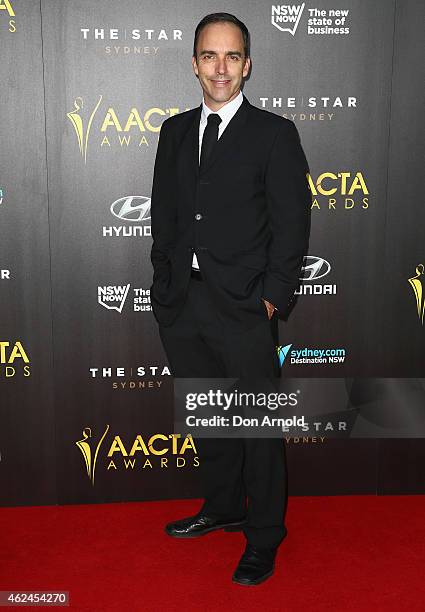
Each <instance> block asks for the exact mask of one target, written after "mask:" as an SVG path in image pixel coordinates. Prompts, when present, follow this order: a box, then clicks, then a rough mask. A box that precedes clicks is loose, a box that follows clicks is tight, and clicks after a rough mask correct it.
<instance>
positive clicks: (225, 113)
mask: <svg viewBox="0 0 425 612" xmlns="http://www.w3.org/2000/svg"><path fill="white" fill-rule="evenodd" d="M242 102H243V95H242V92H241V91H240V92H239V93H238V95H237V96H236V98H234V100H232V101H231V102H227V104H225V105H224V106H222V107H221V108H220V110H218V111H212V110H211V109H210V108H209V107H208V106H207V105H206V104H205V100H202V112H201V123H202V124H204V123H206V122H207V119H208V115H210V114H211V113H214V112H215V113H216V114H217V115H220V118H221V121H222V123H229V121H230V119H231V118H232V117H233V115H234V114H235V113H236V111H237V110H238V108H239V107H240V105H241V104H242Z"/></svg>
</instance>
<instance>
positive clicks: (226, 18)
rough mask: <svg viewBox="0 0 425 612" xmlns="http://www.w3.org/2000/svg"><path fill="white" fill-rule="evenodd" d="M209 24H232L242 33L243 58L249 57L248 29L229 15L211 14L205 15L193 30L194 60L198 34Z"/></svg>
mask: <svg viewBox="0 0 425 612" xmlns="http://www.w3.org/2000/svg"><path fill="white" fill-rule="evenodd" d="M210 23H233V25H235V26H237V27H238V28H239V29H240V31H241V32H242V38H243V50H244V54H245V58H247V57H249V52H250V51H249V32H248V28H247V27H246V25H245V24H244V23H242V21H240V19H238V18H237V17H235V16H234V15H231V14H230V13H211V15H206V16H205V17H204V18H203V19H201V21H200V22H199V23H198V25H197V26H196V30H195V40H194V41H193V57H195V58H196V45H197V44H198V38H199V34H200V33H201V30H203V29H204V28H205V26H207V25H209V24H210Z"/></svg>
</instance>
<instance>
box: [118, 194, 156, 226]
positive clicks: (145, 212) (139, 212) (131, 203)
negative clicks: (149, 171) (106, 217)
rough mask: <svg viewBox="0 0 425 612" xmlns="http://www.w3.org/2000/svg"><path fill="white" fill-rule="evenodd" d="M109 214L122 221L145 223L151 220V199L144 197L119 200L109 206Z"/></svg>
mask: <svg viewBox="0 0 425 612" xmlns="http://www.w3.org/2000/svg"><path fill="white" fill-rule="evenodd" d="M111 213H112V214H113V215H114V216H115V217H118V219H122V220H123V221H132V222H134V223H135V222H140V221H147V220H148V219H150V218H151V199H150V198H147V197H146V196H125V197H124V198H119V199H118V200H115V202H113V203H112V204H111Z"/></svg>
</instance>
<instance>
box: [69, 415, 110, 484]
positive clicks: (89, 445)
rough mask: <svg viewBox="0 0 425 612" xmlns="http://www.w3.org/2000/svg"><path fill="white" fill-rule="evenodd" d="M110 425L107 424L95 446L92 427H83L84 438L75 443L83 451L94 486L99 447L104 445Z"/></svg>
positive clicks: (88, 474) (88, 473)
mask: <svg viewBox="0 0 425 612" xmlns="http://www.w3.org/2000/svg"><path fill="white" fill-rule="evenodd" d="M108 430H109V425H107V426H106V429H105V431H104V433H103V435H102V437H101V438H100V440H99V442H98V443H97V446H96V447H94V444H93V441H92V440H91V438H92V432H91V428H90V427H85V428H84V429H83V438H82V440H78V442H76V443H75V444H76V445H77V446H78V448H79V449H80V451H81V452H82V453H83V457H84V461H85V464H86V470H87V476H88V477H89V478H90V480H91V483H92V485H93V486H94V476H95V471H96V461H97V456H98V454H99V449H100V447H101V446H102V442H103V440H104V439H105V436H106V434H107V433H108Z"/></svg>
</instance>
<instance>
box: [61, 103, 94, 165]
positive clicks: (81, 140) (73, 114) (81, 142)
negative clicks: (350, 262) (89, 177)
mask: <svg viewBox="0 0 425 612" xmlns="http://www.w3.org/2000/svg"><path fill="white" fill-rule="evenodd" d="M101 102H102V96H101V95H100V96H99V100H98V101H97V104H96V106H95V107H94V109H93V110H92V112H91V114H90V117H89V120H88V123H87V127H86V128H85V127H84V124H83V119H82V117H81V115H80V110H81V109H82V108H83V98H81V97H78V98H75V100H74V110H72V111H70V112H69V113H67V114H66V115H67V117H68V119H69V120H70V121H71V123H72V125H73V126H74V130H75V133H76V134H77V138H78V147H79V149H80V153H81V156H82V157H83V159H84V163H85V164H86V163H87V145H88V141H89V134H90V128H91V124H92V123H93V119H94V116H95V114H96V112H97V109H98V108H99V105H100V103H101Z"/></svg>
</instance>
